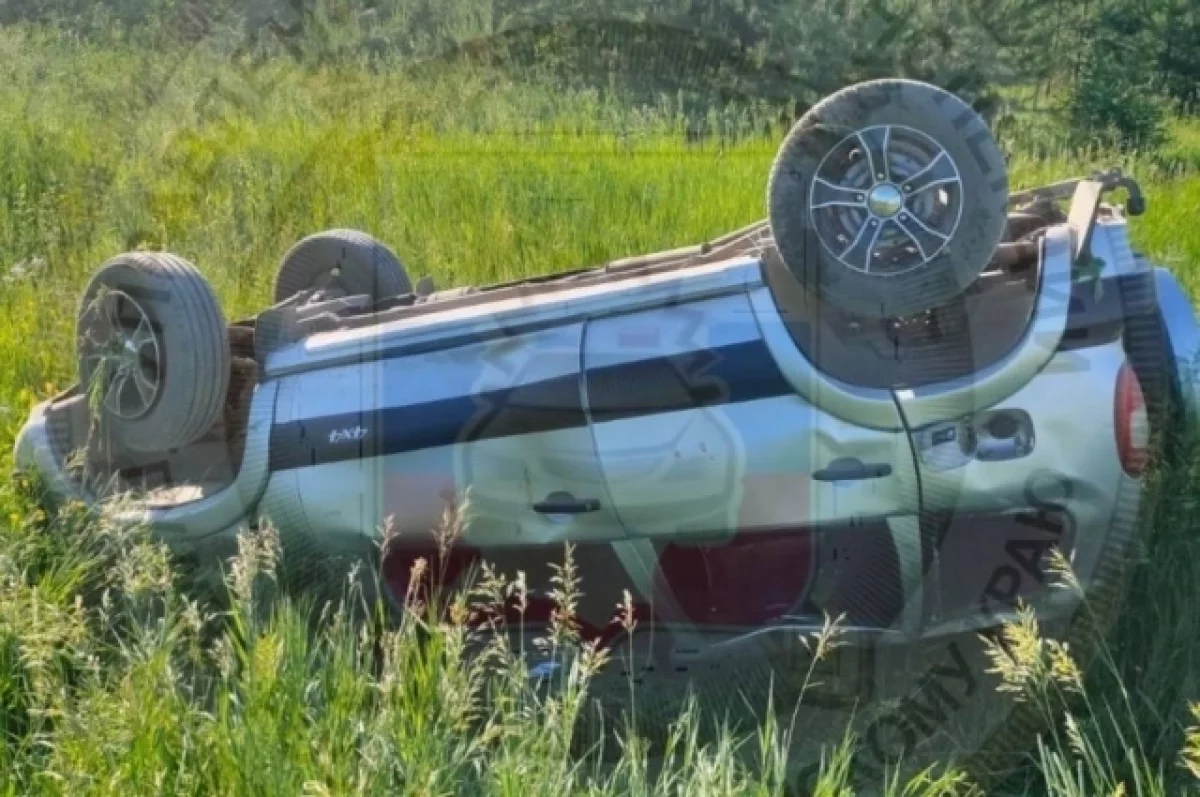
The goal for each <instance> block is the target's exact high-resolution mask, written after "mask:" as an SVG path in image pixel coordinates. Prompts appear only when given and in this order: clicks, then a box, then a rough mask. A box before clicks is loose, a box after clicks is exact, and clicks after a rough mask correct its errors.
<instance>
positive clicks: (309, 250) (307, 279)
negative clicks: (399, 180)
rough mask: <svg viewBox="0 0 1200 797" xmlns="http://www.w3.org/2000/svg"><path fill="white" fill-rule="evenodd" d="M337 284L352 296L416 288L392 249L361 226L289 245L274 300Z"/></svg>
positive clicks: (382, 296) (397, 293) (391, 293)
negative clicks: (290, 246) (362, 230)
mask: <svg viewBox="0 0 1200 797" xmlns="http://www.w3.org/2000/svg"><path fill="white" fill-rule="evenodd" d="M323 287H336V288H338V289H340V290H341V291H343V292H344V294H345V295H347V296H358V295H364V294H365V295H367V296H370V297H371V299H372V300H374V301H378V300H380V299H386V298H388V297H391V296H401V295H403V294H406V293H411V292H412V282H411V281H410V280H409V278H408V273H407V271H405V268H404V265H403V264H402V263H401V262H400V260H399V258H397V257H396V255H395V253H393V252H392V250H390V249H388V248H387V247H386V246H385V245H384V244H382V243H381V242H379V241H377V240H376V239H374V238H372V237H371V236H370V235H367V234H366V233H363V232H359V231H358V230H326V231H325V232H321V233H317V234H316V235H310V236H308V237H307V238H305V239H303V240H301V241H299V242H298V243H297V244H296V245H295V246H293V247H292V248H291V249H289V250H288V252H287V254H285V255H284V256H283V260H282V262H280V264H279V271H278V272H277V273H276V275H275V301H276V302H282V301H285V300H287V299H290V298H291V297H293V296H295V295H296V294H298V293H300V292H301V291H306V290H312V289H316V288H323Z"/></svg>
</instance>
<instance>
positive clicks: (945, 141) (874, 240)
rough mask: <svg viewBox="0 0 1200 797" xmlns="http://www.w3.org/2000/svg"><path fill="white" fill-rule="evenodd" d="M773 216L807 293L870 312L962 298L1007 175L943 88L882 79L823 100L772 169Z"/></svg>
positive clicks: (1002, 214) (786, 257)
mask: <svg viewBox="0 0 1200 797" xmlns="http://www.w3.org/2000/svg"><path fill="white" fill-rule="evenodd" d="M767 200H768V207H769V220H770V225H771V232H772V235H773V237H774V239H775V244H776V247H777V248H778V251H779V255H780V256H781V258H782V260H783V262H784V264H785V265H786V266H787V268H788V270H789V271H790V272H791V273H792V275H793V276H795V277H796V279H797V280H798V281H799V282H800V284H801V285H803V286H804V287H805V288H806V289H807V290H809V291H812V292H813V293H815V294H816V295H817V297H818V298H820V299H821V300H824V301H828V302H831V303H833V304H835V305H837V306H838V307H840V308H841V309H843V310H845V311H848V312H851V313H855V314H859V315H865V316H881V317H893V316H906V315H912V314H915V313H919V312H922V311H925V310H928V309H930V308H932V307H935V306H938V305H940V304H942V303H944V302H946V301H948V300H950V299H952V298H954V297H955V296H957V295H958V294H959V293H961V292H962V291H963V290H964V289H966V287H967V286H968V285H970V284H971V283H972V282H973V281H974V280H975V278H976V277H978V276H979V274H980V272H982V271H983V269H984V268H985V267H986V266H987V264H988V261H989V260H990V259H991V257H992V255H993V253H994V252H995V250H996V247H997V246H998V245H999V243H1000V241H1001V239H1002V237H1003V235H1004V230H1005V224H1006V216H1007V207H1008V174H1007V170H1006V167H1005V163H1004V158H1003V156H1002V154H1001V152H1000V148H999V147H998V146H997V144H996V140H995V138H994V137H993V136H992V133H991V131H990V130H989V129H988V127H987V124H986V123H985V122H984V120H983V119H982V118H981V117H980V116H979V115H978V114H977V113H975V111H973V110H972V109H971V107H970V106H968V105H967V104H966V103H964V102H963V101H962V100H960V99H959V98H957V97H955V96H954V95H953V94H950V93H949V92H946V91H943V90H942V89H939V88H937V87H936V86H931V85H929V84H926V83H919V82H916V81H912V80H899V79H892V80H876V81H871V82H867V83H860V84H858V85H855V86H851V87H849V88H846V89H843V90H842V91H839V92H837V93H836V94H833V95H831V96H829V97H827V98H826V99H824V100H822V101H821V102H820V103H818V104H817V105H816V106H814V107H813V108H812V109H811V110H809V111H808V113H806V114H805V115H804V116H803V117H802V118H801V119H800V121H799V122H797V123H796V125H795V126H794V127H793V128H792V129H791V131H790V132H789V133H788V135H787V137H786V139H785V140H784V142H783V144H782V146H781V147H780V149H779V153H778V155H777V156H776V158H775V162H774V164H773V166H772V169H771V177H770V182H769V187H768V190H767Z"/></svg>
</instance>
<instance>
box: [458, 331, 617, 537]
mask: <svg viewBox="0 0 1200 797" xmlns="http://www.w3.org/2000/svg"><path fill="white" fill-rule="evenodd" d="M583 329H584V325H583V323H582V322H573V323H566V324H563V325H558V326H552V327H550V328H547V329H536V330H532V331H527V332H522V333H520V334H514V335H511V336H504V337H499V338H496V339H493V340H489V341H484V342H481V343H477V344H472V345H471V346H469V347H468V348H469V349H471V350H470V351H469V352H463V355H464V356H463V361H464V363H469V364H470V365H469V367H471V368H473V369H474V375H473V380H472V384H471V390H470V394H471V395H470V402H471V403H472V405H473V412H472V414H471V418H470V421H469V422H468V423H467V425H466V426H465V427H464V429H463V433H462V436H461V438H460V441H459V442H458V443H457V445H456V446H455V457H454V470H455V482H456V483H457V484H458V485H460V486H462V488H463V490H464V492H465V493H466V497H467V500H468V518H469V520H470V524H471V526H470V528H471V535H472V538H473V541H475V542H477V543H479V544H483V545H486V544H488V543H495V544H500V545H513V544H519V545H540V544H556V543H560V542H564V541H568V540H569V541H572V542H594V541H603V540H609V539H616V538H621V537H623V536H624V529H623V527H622V526H621V524H620V521H619V520H618V518H617V515H616V513H615V512H614V509H613V506H612V502H611V501H610V500H609V497H608V494H607V490H606V488H605V484H604V479H603V475H602V473H601V470H600V467H599V462H598V460H597V457H596V450H595V446H594V444H593V440H592V435H591V431H590V430H589V428H588V424H587V419H586V415H585V412H584V409H583V397H582V385H581V380H580V362H581V349H582V345H583Z"/></svg>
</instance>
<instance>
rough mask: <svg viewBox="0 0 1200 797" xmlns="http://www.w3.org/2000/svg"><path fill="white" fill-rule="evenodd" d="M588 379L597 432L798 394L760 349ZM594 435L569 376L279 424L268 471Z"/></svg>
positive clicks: (635, 365) (631, 367) (640, 364)
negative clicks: (520, 439) (567, 434)
mask: <svg viewBox="0 0 1200 797" xmlns="http://www.w3.org/2000/svg"><path fill="white" fill-rule="evenodd" d="M586 378H587V385H588V398H589V403H590V406H589V408H588V409H589V411H590V412H591V415H592V419H593V421H594V422H596V423H603V422H606V421H613V420H621V419H627V418H635V417H642V416H646V415H654V414H658V413H664V412H676V411H680V410H687V409H697V408H700V407H711V406H717V405H721V404H731V403H741V402H747V401H757V400H760V399H765V398H774V397H778V396H785V395H790V394H792V393H793V392H794V391H793V390H792V387H791V385H789V384H788V382H787V380H786V379H785V378H784V377H783V374H782V373H780V371H779V368H778V366H777V365H776V364H775V361H774V359H773V358H772V357H771V353H770V351H769V350H768V349H767V347H766V346H765V345H764V344H763V343H762V341H759V340H755V341H745V342H741V343H736V344H732V345H729V346H724V347H719V348H713V349H703V350H698V351H694V352H687V353H684V354H680V355H674V356H670V357H655V358H650V359H646V360H636V361H633V362H627V363H620V364H617V365H612V366H606V367H603V368H597V369H589V370H588V371H587V375H586ZM586 425H587V414H586V413H585V412H584V408H583V406H582V401H581V396H580V391H579V376H578V374H568V375H566V376H561V377H555V378H553V379H546V380H542V381H538V382H531V383H529V384H525V385H520V386H517V387H514V388H508V389H504V390H494V391H487V392H483V393H477V394H474V395H470V396H457V397H454V398H448V399H440V400H437V401H429V402H423V403H420V404H410V405H407V406H401V407H386V408H383V409H378V410H370V411H360V412H352V413H341V414H337V415H326V416H322V417H318V418H305V419H303V420H298V421H291V422H289V423H282V424H276V425H275V426H274V427H273V428H272V429H271V442H270V468H271V470H272V471H280V470H290V469H293V468H303V467H311V466H314V465H325V464H330V463H334V462H346V461H352V460H361V459H370V458H373V457H381V456H388V455H391V454H400V453H404V452H409V451H419V450H422V449H428V448H436V447H439V446H448V445H454V444H456V443H465V442H471V441H475V440H486V439H494V438H499V437H509V436H514V435H521V434H532V433H535V432H547V431H554V430H557V429H569V428H577V427H584V426H586Z"/></svg>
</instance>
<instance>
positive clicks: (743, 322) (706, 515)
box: [584, 292, 919, 539]
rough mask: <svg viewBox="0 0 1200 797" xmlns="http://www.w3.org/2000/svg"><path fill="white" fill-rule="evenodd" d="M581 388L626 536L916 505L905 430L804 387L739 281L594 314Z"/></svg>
mask: <svg viewBox="0 0 1200 797" xmlns="http://www.w3.org/2000/svg"><path fill="white" fill-rule="evenodd" d="M585 338H586V339H585V344H584V370H585V373H584V385H585V402H586V407H587V411H588V414H589V417H590V419H591V423H592V434H593V436H594V438H595V441H596V450H597V454H598V456H599V460H600V465H601V468H602V470H603V473H604V480H605V484H606V486H607V489H608V493H609V495H610V496H611V497H612V501H613V505H614V507H615V508H616V512H617V514H618V516H619V518H620V520H621V522H622V523H623V524H624V526H625V528H626V530H627V531H628V533H629V534H630V536H631V537H634V538H655V539H673V538H683V537H718V538H720V537H731V536H733V535H735V534H737V533H741V532H747V531H754V530H760V531H769V530H779V529H784V528H798V527H805V528H820V527H832V526H843V525H852V524H854V523H857V522H860V521H865V520H867V519H871V518H881V517H887V516H890V515H897V514H916V513H917V512H918V510H919V502H918V493H919V491H918V490H917V489H916V474H915V472H914V468H913V452H912V447H911V442H910V440H909V436H908V434H907V432H906V431H905V427H904V424H903V423H902V422H901V420H900V418H899V415H898V412H897V411H896V409H895V407H894V405H893V406H892V413H893V416H892V418H891V420H892V421H893V427H892V428H891V429H872V428H869V427H867V426H863V425H859V424H853V423H849V422H846V421H843V420H840V419H838V418H836V417H834V416H832V415H830V414H828V413H826V412H823V411H821V410H819V409H817V408H816V407H815V406H814V405H813V404H812V403H810V402H809V401H808V400H806V399H805V398H803V397H802V396H801V395H799V394H798V392H797V390H796V389H795V387H794V386H793V385H792V384H791V383H790V382H789V379H788V377H787V375H786V374H785V373H784V372H783V371H782V370H781V369H780V366H779V364H778V363H777V361H776V360H777V358H776V354H775V353H774V352H773V351H772V350H771V348H770V347H769V346H768V345H766V342H765V341H764V340H763V337H762V334H761V329H760V324H759V321H758V319H757V318H756V314H755V311H754V309H753V307H752V305H751V302H750V300H749V297H748V296H747V294H746V293H744V292H739V293H734V294H730V295H727V296H722V297H716V298H712V299H706V300H703V301H696V302H690V303H686V304H680V305H676V306H673V307H665V308H661V309H656V310H651V311H645V312H638V313H631V314H627V315H620V316H614V317H609V318H602V319H593V320H592V321H590V322H589V323H588V326H587V330H586V336H585Z"/></svg>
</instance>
